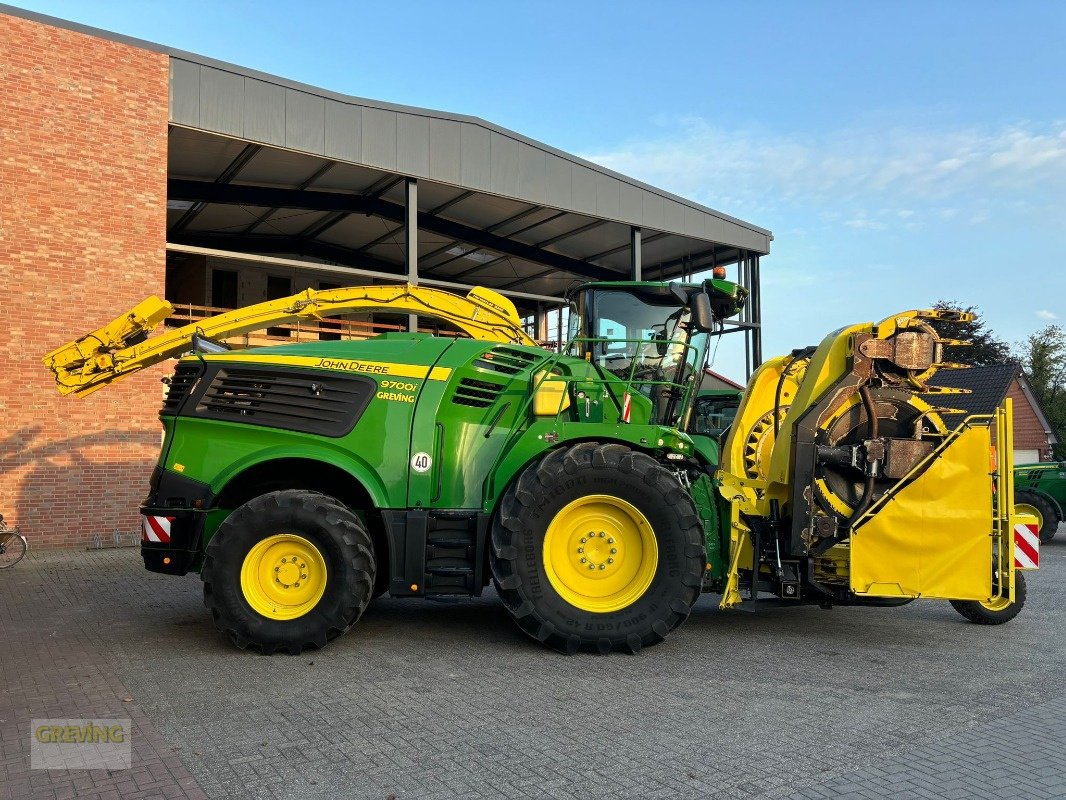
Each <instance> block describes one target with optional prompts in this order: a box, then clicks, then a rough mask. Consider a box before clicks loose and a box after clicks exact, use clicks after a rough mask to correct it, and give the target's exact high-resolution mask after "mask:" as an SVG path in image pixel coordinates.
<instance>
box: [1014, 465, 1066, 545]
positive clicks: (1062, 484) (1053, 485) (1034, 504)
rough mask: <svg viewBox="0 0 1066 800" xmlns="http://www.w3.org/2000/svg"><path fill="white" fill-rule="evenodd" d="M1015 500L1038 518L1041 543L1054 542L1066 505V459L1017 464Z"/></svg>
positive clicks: (1018, 505) (1020, 506) (1020, 507)
mask: <svg viewBox="0 0 1066 800" xmlns="http://www.w3.org/2000/svg"><path fill="white" fill-rule="evenodd" d="M1014 500H1015V504H1016V506H1017V507H1018V508H1019V509H1023V510H1024V511H1025V512H1026V513H1028V514H1032V515H1033V516H1035V517H1036V518H1037V520H1038V525H1039V527H1040V542H1041V544H1047V543H1048V542H1050V541H1051V540H1052V539H1054V538H1055V534H1056V533H1058V530H1059V524H1060V523H1061V522H1062V520H1063V513H1062V510H1063V507H1064V506H1066V461H1055V462H1043V463H1039V464H1016V465H1015V466H1014Z"/></svg>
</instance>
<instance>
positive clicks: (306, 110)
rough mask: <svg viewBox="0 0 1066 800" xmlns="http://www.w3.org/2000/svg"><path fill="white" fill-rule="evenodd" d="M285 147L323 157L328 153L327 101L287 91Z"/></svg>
mask: <svg viewBox="0 0 1066 800" xmlns="http://www.w3.org/2000/svg"><path fill="white" fill-rule="evenodd" d="M285 146H286V147H291V148H292V149H293V150H302V151H304V152H306V153H314V154H315V155H322V154H323V153H324V152H325V151H326V101H325V100H324V99H323V98H321V97H315V96H314V95H311V94H308V93H307V92H298V91H296V90H294V89H287V90H286V91H285Z"/></svg>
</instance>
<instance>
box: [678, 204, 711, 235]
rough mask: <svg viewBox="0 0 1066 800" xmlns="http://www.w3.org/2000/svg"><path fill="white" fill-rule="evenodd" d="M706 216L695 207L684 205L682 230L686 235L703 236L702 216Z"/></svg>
mask: <svg viewBox="0 0 1066 800" xmlns="http://www.w3.org/2000/svg"><path fill="white" fill-rule="evenodd" d="M705 216H707V215H706V214H704V213H703V212H702V211H700V210H699V209H697V208H692V206H685V222H684V231H682V232H683V233H684V234H685V235H686V236H695V237H697V238H699V237H701V236H703V218H704V217H705Z"/></svg>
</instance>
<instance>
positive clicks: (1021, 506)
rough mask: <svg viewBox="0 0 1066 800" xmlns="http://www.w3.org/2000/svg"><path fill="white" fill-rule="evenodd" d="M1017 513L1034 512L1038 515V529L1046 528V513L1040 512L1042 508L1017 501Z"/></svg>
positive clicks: (1015, 506)
mask: <svg viewBox="0 0 1066 800" xmlns="http://www.w3.org/2000/svg"><path fill="white" fill-rule="evenodd" d="M1014 513H1015V514H1032V515H1033V516H1034V517H1036V529H1037V530H1038V531H1041V530H1043V529H1044V515H1043V514H1041V513H1040V509H1039V508H1037V507H1036V506H1031V505H1029V504H1028V503H1015V504H1014Z"/></svg>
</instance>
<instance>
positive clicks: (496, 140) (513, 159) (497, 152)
mask: <svg viewBox="0 0 1066 800" xmlns="http://www.w3.org/2000/svg"><path fill="white" fill-rule="evenodd" d="M489 159H490V161H489V163H490V165H491V166H490V169H491V171H490V177H489V180H490V183H489V188H490V189H492V191H494V192H496V193H497V194H502V195H506V196H508V197H515V196H516V195H517V194H518V142H516V141H515V140H514V139H512V138H510V137H509V136H503V135H502V134H499V133H496V132H492V133H490V134H489Z"/></svg>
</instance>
